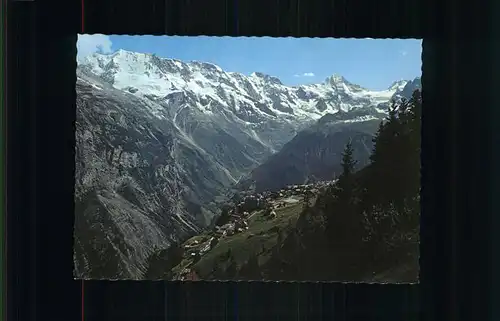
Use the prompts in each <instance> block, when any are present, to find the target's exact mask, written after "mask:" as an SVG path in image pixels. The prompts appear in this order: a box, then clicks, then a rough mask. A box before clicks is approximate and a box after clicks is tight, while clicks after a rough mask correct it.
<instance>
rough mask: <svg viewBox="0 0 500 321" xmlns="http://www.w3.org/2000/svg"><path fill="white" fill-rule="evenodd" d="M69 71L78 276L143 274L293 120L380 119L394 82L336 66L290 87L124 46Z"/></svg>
mask: <svg viewBox="0 0 500 321" xmlns="http://www.w3.org/2000/svg"><path fill="white" fill-rule="evenodd" d="M77 76H78V80H77V84H76V91H77V124H76V140H77V146H76V176H75V189H76V193H75V201H76V209H75V215H76V221H75V256H74V261H75V276H77V277H83V278H112V279H113V278H114V279H117V278H126V279H127V278H130V279H139V278H141V277H142V275H143V274H144V272H145V269H146V266H145V265H146V258H147V257H148V255H149V254H150V253H151V251H153V248H155V249H158V248H160V249H161V248H165V247H168V246H169V244H170V243H171V242H172V241H175V240H183V239H185V238H187V237H189V236H191V235H194V234H197V233H198V231H199V230H200V229H202V228H203V227H204V226H206V225H207V224H208V222H210V221H211V219H212V218H213V216H214V215H215V213H217V212H218V208H217V202H218V201H220V200H223V199H224V197H225V196H224V194H225V192H226V191H227V189H228V188H229V187H230V186H232V185H234V184H235V183H237V182H238V181H239V180H240V179H241V178H242V177H245V176H246V175H248V173H250V171H251V170H252V169H254V168H256V167H257V166H258V165H259V164H261V163H262V162H264V160H266V159H267V158H269V157H270V156H271V155H272V154H274V153H276V152H277V151H279V150H280V149H281V148H282V147H283V146H284V145H285V144H286V143H288V142H289V141H290V140H291V139H292V138H293V137H294V136H295V135H296V133H297V132H299V131H301V130H302V129H304V128H308V127H309V126H310V125H311V124H313V123H315V122H316V121H317V120H319V119H321V117H323V116H325V115H330V114H335V115H337V116H338V117H340V116H341V115H342V117H341V118H342V119H341V121H340V122H341V123H345V124H349V123H356V122H359V121H361V120H362V121H369V120H370V119H378V118H380V117H381V116H382V115H385V111H384V110H382V109H380V108H379V107H378V106H379V105H380V104H381V103H382V104H383V103H385V102H387V100H388V99H389V98H390V97H391V96H392V95H394V94H395V93H396V92H397V91H398V90H399V89H398V88H399V87H398V86H393V87H394V88H393V87H391V88H389V89H388V90H386V91H382V92H372V91H369V90H366V89H363V88H361V87H359V86H357V85H354V84H351V83H349V82H348V81H347V80H345V79H343V78H342V77H339V76H332V77H329V78H328V79H327V80H326V81H325V82H324V83H321V84H316V85H308V86H300V87H288V86H285V85H283V84H282V83H281V82H280V81H279V79H277V78H275V77H272V76H268V75H264V74H262V73H254V74H252V75H251V76H248V77H247V76H244V75H242V74H238V73H232V72H225V71H223V70H222V69H221V68H219V67H218V66H215V65H213V64H209V63H202V62H190V63H185V62H181V61H177V60H173V59H162V58H158V57H156V56H154V55H150V54H139V53H132V52H127V51H123V50H120V51H117V52H115V53H114V54H111V55H101V54H93V55H91V56H89V57H87V58H85V59H83V60H82V61H80V62H79V66H78V70H77ZM339 112H340V113H339ZM327 117H328V116H327Z"/></svg>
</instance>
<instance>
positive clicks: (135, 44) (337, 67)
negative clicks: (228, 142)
mask: <svg viewBox="0 0 500 321" xmlns="http://www.w3.org/2000/svg"><path fill="white" fill-rule="evenodd" d="M118 49H124V50H130V51H136V52H143V53H155V54H156V55H157V56H159V57H165V58H176V59H180V60H183V61H190V60H198V61H205V62H211V63H214V64H217V65H219V66H220V67H221V68H223V69H224V70H226V71H235V72H240V73H243V74H247V75H249V74H250V73H252V72H254V71H259V72H262V73H265V74H269V75H272V76H276V77H278V78H279V79H280V80H281V81H282V82H283V83H284V84H287V85H299V84H308V83H319V82H322V81H324V80H325V78H326V77H328V76H330V75H332V74H339V75H342V76H344V77H345V78H346V79H347V80H349V81H350V82H352V83H355V84H358V85H361V86H363V87H366V88H369V89H373V90H381V89H385V88H387V87H389V86H390V85H391V84H392V83H393V82H394V81H396V80H400V79H413V78H415V77H418V76H420V75H421V66H422V63H421V52H422V41H421V40H416V39H334V38H326V39H325V38H323V39H320V38H270V37H263V38H257V37H238V38H232V37H205V36H201V37H179V36H173V37H171V36H168V37H167V36H105V35H84V36H79V40H78V52H79V56H84V55H86V54H89V53H92V52H95V51H102V52H106V53H107V52H114V51H116V50H118Z"/></svg>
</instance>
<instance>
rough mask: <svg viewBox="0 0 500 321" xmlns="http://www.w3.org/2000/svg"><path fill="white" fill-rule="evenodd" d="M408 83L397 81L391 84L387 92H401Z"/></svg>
mask: <svg viewBox="0 0 500 321" xmlns="http://www.w3.org/2000/svg"><path fill="white" fill-rule="evenodd" d="M407 83H408V80H403V79H401V80H397V81H395V82H393V83H392V84H391V85H390V86H389V88H387V89H388V90H395V91H401V90H403V88H404V87H405V86H406V84H407Z"/></svg>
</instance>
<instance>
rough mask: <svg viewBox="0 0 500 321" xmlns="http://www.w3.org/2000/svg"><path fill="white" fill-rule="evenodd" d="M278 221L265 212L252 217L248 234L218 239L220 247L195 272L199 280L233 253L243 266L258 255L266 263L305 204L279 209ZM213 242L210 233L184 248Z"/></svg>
mask: <svg viewBox="0 0 500 321" xmlns="http://www.w3.org/2000/svg"><path fill="white" fill-rule="evenodd" d="M275 211H276V216H277V217H276V218H275V219H273V220H270V219H268V218H266V217H265V216H264V211H258V212H254V213H251V217H250V218H249V220H248V230H246V231H244V232H241V233H237V234H235V235H232V236H229V237H224V238H221V239H219V243H218V244H217V245H216V246H215V247H214V248H213V249H212V250H210V251H209V252H208V253H206V254H205V255H203V256H202V257H201V259H200V260H199V261H198V262H197V263H196V264H194V265H192V268H193V269H194V270H195V271H196V272H197V273H198V275H200V277H202V278H203V277H206V276H208V275H209V274H210V273H211V271H212V267H213V266H214V264H216V263H220V264H222V265H224V264H225V263H226V261H227V257H226V254H227V252H228V250H229V249H231V252H232V255H233V257H234V258H235V259H236V261H237V262H238V263H239V264H240V265H241V264H244V263H245V262H246V261H247V260H248V258H249V257H250V255H251V254H259V263H260V264H262V263H264V262H265V261H266V260H267V259H268V258H269V255H270V252H271V249H272V248H273V247H274V246H275V245H276V243H277V238H278V234H279V231H280V230H281V231H283V232H284V233H285V235H286V233H287V231H286V228H287V227H288V226H289V224H290V222H292V224H295V221H296V220H297V218H298V215H299V214H300V212H301V211H302V202H298V203H294V204H290V205H288V206H286V207H283V208H279V209H276V210H275ZM208 239H210V233H209V232H206V233H204V234H201V235H198V236H195V237H193V238H191V239H189V240H188V241H186V243H185V244H192V243H193V242H194V241H195V240H197V241H199V242H200V243H202V242H204V241H206V240H208ZM191 264H192V259H191V258H189V257H186V259H185V260H183V261H182V262H181V263H180V264H179V265H178V266H177V267H176V268H175V269H174V271H175V272H177V273H180V272H181V271H182V270H184V269H185V268H187V267H189V266H190V265H191Z"/></svg>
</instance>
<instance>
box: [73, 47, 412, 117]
mask: <svg viewBox="0 0 500 321" xmlns="http://www.w3.org/2000/svg"><path fill="white" fill-rule="evenodd" d="M80 68H81V69H82V70H85V71H89V72H91V73H92V74H95V75H97V76H99V77H100V78H101V79H102V80H104V81H106V82H109V83H110V84H112V85H113V87H115V88H117V89H121V90H125V91H128V92H129V93H131V94H133V95H135V96H137V97H140V98H146V99H147V100H153V101H156V102H165V101H166V100H167V101H168V100H171V99H175V98H176V97H179V95H182V93H184V94H186V95H187V96H188V97H186V98H187V100H188V101H187V102H189V103H191V104H192V106H191V107H195V108H196V109H197V110H199V111H200V112H202V113H204V114H206V115H211V114H213V113H218V112H219V113H220V112H231V113H233V114H235V116H237V118H239V120H240V121H242V122H244V123H245V124H246V125H247V123H249V124H252V125H256V124H259V122H262V121H265V120H280V121H301V122H303V121H305V120H316V119H319V118H321V117H322V116H323V115H325V114H328V113H336V112H337V111H338V110H343V111H350V110H352V109H357V108H358V109H359V108H366V107H375V106H376V105H377V104H379V103H381V102H387V101H388V100H389V99H390V98H391V97H392V96H393V95H394V93H396V91H397V90H398V89H402V88H403V87H404V85H405V84H406V81H398V82H395V83H394V84H393V85H392V86H391V87H389V88H388V89H387V90H384V91H370V90H367V89H365V88H362V87H360V86H358V85H355V84H352V83H350V82H349V81H347V80H346V79H344V78H343V77H342V76H339V75H333V76H331V77H329V78H327V79H326V80H325V81H324V82H323V83H320V84H313V85H303V86H298V87H290V86H285V85H283V84H282V83H281V81H280V80H279V79H278V78H276V77H273V76H269V75H265V74H262V73H259V72H254V73H252V74H251V75H250V76H245V75H243V74H240V73H235V72H226V71H224V70H222V69H221V68H220V67H218V66H216V65H213V64H211V63H204V62H196V61H194V62H187V63H186V62H182V61H179V60H175V59H162V58H158V57H156V56H155V55H151V54H141V53H133V52H128V51H124V50H119V51H117V52H115V53H113V54H111V55H102V54H93V55H91V56H89V57H86V58H84V59H83V60H82V61H81V62H80ZM154 111H155V114H156V116H157V117H159V118H169V116H170V115H168V114H166V113H165V111H163V110H162V109H161V108H160V109H156V110H154ZM382 112H384V111H382Z"/></svg>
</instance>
